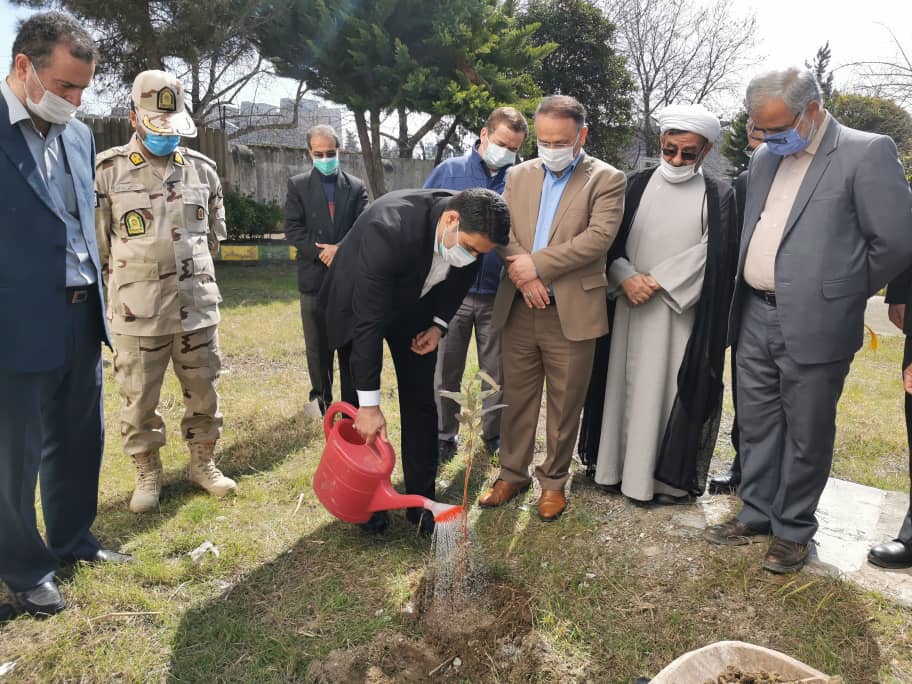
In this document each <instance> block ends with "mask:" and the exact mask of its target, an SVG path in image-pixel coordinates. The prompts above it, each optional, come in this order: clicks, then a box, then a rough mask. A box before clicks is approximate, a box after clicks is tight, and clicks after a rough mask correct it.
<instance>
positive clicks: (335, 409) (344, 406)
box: [323, 401, 358, 439]
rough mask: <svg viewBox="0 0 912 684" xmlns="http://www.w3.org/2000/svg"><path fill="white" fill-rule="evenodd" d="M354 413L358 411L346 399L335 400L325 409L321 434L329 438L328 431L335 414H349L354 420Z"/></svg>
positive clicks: (334, 420) (333, 421) (334, 419)
mask: <svg viewBox="0 0 912 684" xmlns="http://www.w3.org/2000/svg"><path fill="white" fill-rule="evenodd" d="M356 413H358V409H357V408H356V407H355V406H352V405H351V404H349V403H348V402H347V401H337V402H336V403H335V404H332V405H331V406H330V407H329V408H328V409H326V415H325V416H323V436H324V437H326V438H327V439H329V433H330V432H332V427H333V423H335V422H336V416H338V415H346V416H351V417H352V420H354V418H355V414H356Z"/></svg>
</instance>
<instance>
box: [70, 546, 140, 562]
mask: <svg viewBox="0 0 912 684" xmlns="http://www.w3.org/2000/svg"><path fill="white" fill-rule="evenodd" d="M80 560H81V561H82V562H83V563H92V564H98V565H101V564H111V565H121V564H123V563H132V562H133V556H131V555H130V554H128V553H119V552H117V551H112V550H111V549H98V551H96V552H95V555H94V556H92V557H91V558H80Z"/></svg>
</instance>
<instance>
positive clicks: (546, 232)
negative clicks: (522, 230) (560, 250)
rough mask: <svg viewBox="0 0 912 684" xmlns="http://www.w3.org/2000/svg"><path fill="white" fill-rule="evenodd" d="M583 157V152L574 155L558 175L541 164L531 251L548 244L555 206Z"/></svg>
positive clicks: (555, 212) (555, 211)
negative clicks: (543, 176) (542, 172)
mask: <svg viewBox="0 0 912 684" xmlns="http://www.w3.org/2000/svg"><path fill="white" fill-rule="evenodd" d="M582 158H583V152H582V150H580V153H579V154H577V155H576V158H575V159H574V160H573V161H572V162H571V163H570V166H568V167H567V168H566V169H564V171H563V173H561V175H560V176H558V175H557V174H556V173H554V172H553V171H552V170H551V169H549V168H548V167H547V166H544V165H543V166H542V168H543V169H544V172H545V181H544V183H542V193H541V202H540V203H539V205H538V222H537V223H536V224H535V241H534V242H533V243H532V251H533V252H537V251H538V250H540V249H544V248H545V247H547V246H548V239H549V238H550V237H551V224H553V223H554V215H555V214H557V207H558V205H559V204H560V201H561V197H563V196H564V190H566V189H567V183H568V182H570V176H572V175H573V171H574V170H575V169H576V166H577V164H579V162H580V159H582Z"/></svg>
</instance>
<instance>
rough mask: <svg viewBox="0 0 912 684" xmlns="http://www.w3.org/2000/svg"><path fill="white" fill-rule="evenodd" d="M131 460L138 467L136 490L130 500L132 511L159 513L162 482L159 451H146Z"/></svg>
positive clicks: (135, 455)
mask: <svg viewBox="0 0 912 684" xmlns="http://www.w3.org/2000/svg"><path fill="white" fill-rule="evenodd" d="M131 458H132V459H133V465H135V466H136V488H135V489H134V490H133V498H132V499H130V510H131V511H133V512H134V513H149V512H151V511H157V510H158V497H159V496H161V482H162V462H161V459H160V458H159V457H158V451H145V452H143V453H141V454H134V455H133V456H132V457H131Z"/></svg>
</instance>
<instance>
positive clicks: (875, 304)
mask: <svg viewBox="0 0 912 684" xmlns="http://www.w3.org/2000/svg"><path fill="white" fill-rule="evenodd" d="M865 323H866V324H867V325H868V326H869V327H870V328H871V330H873V331H874V332H876V333H877V334H878V335H885V336H888V337H893V336H900V335H902V331H901V330H900V329H899V328H897V327H896V326H895V325H893V324H892V323H891V322H890V319H889V318H888V317H887V304H886V303H885V302H884V298H883V297H882V296H880V295H874V296H873V297H870V298H868V305H867V307H865Z"/></svg>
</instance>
